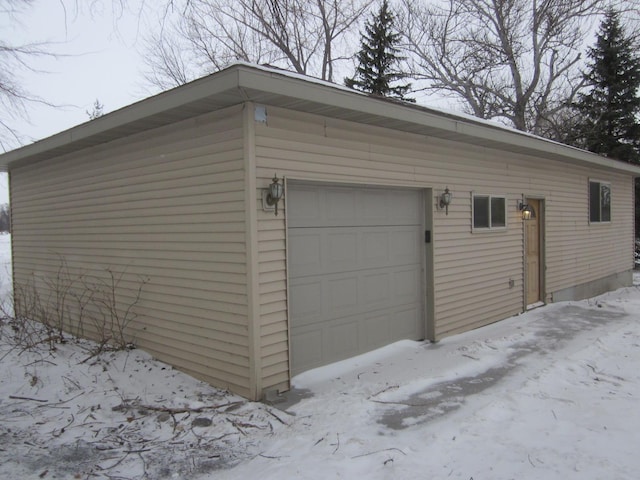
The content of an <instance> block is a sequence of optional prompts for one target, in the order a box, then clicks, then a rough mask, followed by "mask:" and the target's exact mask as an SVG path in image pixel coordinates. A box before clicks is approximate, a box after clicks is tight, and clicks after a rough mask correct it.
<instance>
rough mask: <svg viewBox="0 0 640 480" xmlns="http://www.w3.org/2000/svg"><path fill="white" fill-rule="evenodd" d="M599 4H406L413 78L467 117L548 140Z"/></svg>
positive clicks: (534, 0)
mask: <svg viewBox="0 0 640 480" xmlns="http://www.w3.org/2000/svg"><path fill="white" fill-rule="evenodd" d="M602 3H604V2H602V1H600V0H443V1H441V2H435V3H431V4H428V5H427V4H425V2H421V1H418V0H403V5H402V6H403V9H402V14H401V15H400V16H399V26H400V30H401V31H403V32H404V33H405V41H406V43H405V48H406V49H407V50H408V51H409V52H410V53H409V55H410V58H411V59H412V61H411V64H410V66H409V68H410V70H411V73H412V76H414V77H415V78H416V79H419V80H424V81H425V84H426V87H425V89H426V90H428V91H431V92H438V93H441V94H442V93H444V94H447V95H449V96H452V97H454V98H457V99H459V100H462V102H463V105H464V107H465V109H466V110H468V111H469V113H472V114H473V115H476V116H478V117H481V118H486V119H501V120H507V121H508V122H509V123H511V124H512V125H513V126H514V127H515V128H517V129H519V130H523V131H529V132H533V133H537V134H546V135H553V133H552V132H553V129H554V122H555V119H556V118H557V116H558V115H560V116H562V115H561V114H562V113H563V112H564V110H565V109H566V107H567V105H568V103H570V102H571V100H572V99H573V98H574V96H575V94H576V92H577V91H578V89H579V88H580V87H581V80H582V79H581V75H580V72H579V67H580V62H581V47H582V46H583V40H584V37H585V34H586V32H587V30H588V28H586V26H587V25H586V24H588V23H589V22H590V20H592V19H593V16H594V15H595V14H596V13H597V12H599V11H600V8H601V6H602V5H601V4H602Z"/></svg>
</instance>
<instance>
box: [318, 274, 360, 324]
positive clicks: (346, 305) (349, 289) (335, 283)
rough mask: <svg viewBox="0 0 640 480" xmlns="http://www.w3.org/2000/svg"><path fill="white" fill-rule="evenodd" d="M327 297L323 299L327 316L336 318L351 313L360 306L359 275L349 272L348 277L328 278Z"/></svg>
mask: <svg viewBox="0 0 640 480" xmlns="http://www.w3.org/2000/svg"><path fill="white" fill-rule="evenodd" d="M326 283H327V287H328V288H327V291H328V293H329V295H328V297H329V298H327V299H325V300H324V301H323V303H324V306H325V310H326V313H325V317H328V318H334V317H340V316H343V315H350V314H352V313H354V312H355V311H357V308H358V276H357V275H353V274H347V275H346V277H343V278H341V277H337V278H336V277H335V276H334V277H331V278H327V279H326Z"/></svg>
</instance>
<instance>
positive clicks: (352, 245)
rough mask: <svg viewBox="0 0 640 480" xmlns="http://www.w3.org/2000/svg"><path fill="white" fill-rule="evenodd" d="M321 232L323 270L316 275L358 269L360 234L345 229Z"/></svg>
mask: <svg viewBox="0 0 640 480" xmlns="http://www.w3.org/2000/svg"><path fill="white" fill-rule="evenodd" d="M340 230H341V231H338V232H334V231H331V232H326V231H321V232H319V234H318V235H319V236H320V244H321V249H322V253H321V256H322V257H323V262H322V268H320V269H319V270H318V271H316V272H314V273H316V274H317V273H321V274H322V273H332V272H341V271H344V270H354V269H357V268H358V232H351V231H347V230H344V231H342V230H343V229H340Z"/></svg>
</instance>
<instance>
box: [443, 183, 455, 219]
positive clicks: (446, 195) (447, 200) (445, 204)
mask: <svg viewBox="0 0 640 480" xmlns="http://www.w3.org/2000/svg"><path fill="white" fill-rule="evenodd" d="M452 198H453V194H452V193H451V192H450V191H449V187H447V188H445V189H444V192H443V193H442V195H440V208H444V209H445V213H446V214H447V215H449V205H451V199H452Z"/></svg>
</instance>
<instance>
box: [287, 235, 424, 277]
mask: <svg viewBox="0 0 640 480" xmlns="http://www.w3.org/2000/svg"><path fill="white" fill-rule="evenodd" d="M396 229H398V230H397V231H396ZM421 238H422V229H421V228H419V227H410V228H408V229H407V228H400V227H385V228H384V229H383V228H380V227H354V228H352V229H350V230H347V229H346V228H343V227H339V228H330V229H327V228H300V229H292V230H291V231H290V233H289V275H290V277H291V278H300V277H304V276H308V275H327V274H332V273H336V272H342V271H345V270H363V269H370V268H390V267H393V266H397V265H410V264H415V260H416V258H420V252H421V251H420V249H421V246H422V244H421V243H420V239H421Z"/></svg>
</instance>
